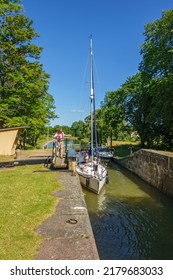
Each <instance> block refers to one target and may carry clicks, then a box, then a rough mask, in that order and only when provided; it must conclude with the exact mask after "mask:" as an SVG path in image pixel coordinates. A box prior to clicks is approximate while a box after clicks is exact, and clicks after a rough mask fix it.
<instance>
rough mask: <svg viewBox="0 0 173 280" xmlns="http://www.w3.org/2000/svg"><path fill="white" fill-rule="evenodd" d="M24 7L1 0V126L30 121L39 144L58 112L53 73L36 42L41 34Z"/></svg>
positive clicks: (17, 0) (31, 133)
mask: <svg viewBox="0 0 173 280" xmlns="http://www.w3.org/2000/svg"><path fill="white" fill-rule="evenodd" d="M22 8H23V7H22V5H21V1H20V0H1V6H0V30H1V32H0V108H1V109H0V127H11V126H19V125H26V126H27V127H28V129H27V140H28V141H29V142H30V143H31V144H33V145H35V144H36V141H37V139H38V137H39V135H40V134H41V133H42V130H43V129H44V125H45V124H46V123H48V122H49V120H50V119H53V118H55V117H56V115H55V113H54V109H55V106H54V99H53V97H52V95H51V94H49V93H48V85H49V82H48V78H49V75H48V74H47V73H45V71H44V70H43V65H42V64H40V63H39V59H40V54H41V51H42V48H41V47H38V46H36V45H34V44H33V40H34V39H36V38H37V37H38V36H39V35H38V33H36V32H35V30H34V28H33V27H32V24H33V21H32V20H30V19H29V18H27V17H26V16H25V15H24V14H23V11H22Z"/></svg>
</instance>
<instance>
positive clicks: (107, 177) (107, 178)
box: [106, 172, 109, 184]
mask: <svg viewBox="0 0 173 280" xmlns="http://www.w3.org/2000/svg"><path fill="white" fill-rule="evenodd" d="M108 183H109V176H108V172H107V174H106V184H108Z"/></svg>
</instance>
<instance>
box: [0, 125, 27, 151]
mask: <svg viewBox="0 0 173 280" xmlns="http://www.w3.org/2000/svg"><path fill="white" fill-rule="evenodd" d="M25 128H26V126H19V127H13V128H3V129H0V155H9V156H11V155H14V154H15V150H16V146H17V144H18V142H19V137H20V134H21V132H22V131H23V130H24V129H25Z"/></svg>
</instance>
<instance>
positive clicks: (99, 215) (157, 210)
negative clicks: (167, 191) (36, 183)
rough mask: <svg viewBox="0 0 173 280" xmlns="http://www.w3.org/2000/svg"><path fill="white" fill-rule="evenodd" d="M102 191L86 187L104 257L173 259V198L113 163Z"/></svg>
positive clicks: (95, 229) (100, 249)
mask: <svg viewBox="0 0 173 280" xmlns="http://www.w3.org/2000/svg"><path fill="white" fill-rule="evenodd" d="M108 172H109V184H108V185H105V187H104V189H103V190H102V192H101V193H100V194H99V195H96V194H94V193H92V192H90V191H87V190H84V195H85V200H86V204H87V208H88V212H89V215H90V220H91V224H92V228H93V232H94V236H95V240H96V244H97V248H98V252H99V255H100V259H103V260H108V259H109V260H115V259H117V260H118V259H119V260H130V259H131V260H135V259H137V260H142V259H145V260H150V259H151V260H161V259H163V260H168V259H173V199H172V198H169V197H167V196H166V195H164V194H162V193H161V192H160V191H158V190H157V189H155V188H153V187H151V186H150V185H148V184H147V183H145V182H144V181H142V180H141V179H139V178H138V177H137V176H135V175H133V174H132V173H130V172H128V171H127V170H124V169H122V168H121V167H120V166H118V165H115V164H114V163H110V164H109V167H108Z"/></svg>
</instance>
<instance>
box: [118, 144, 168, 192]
mask: <svg viewBox="0 0 173 280" xmlns="http://www.w3.org/2000/svg"><path fill="white" fill-rule="evenodd" d="M119 163H120V164H121V165H122V166H124V167H125V168H127V169H128V170H130V171H131V172H133V173H135V174H137V175H138V176H139V177H140V178H142V179H143V180H144V181H146V182H148V183H149V184H151V185H152V186H154V187H156V188H158V189H159V190H161V191H162V192H164V193H165V194H167V195H169V196H171V197H173V156H172V155H170V154H169V153H166V152H165V153H164V152H158V151H153V150H144V149H141V150H139V151H138V152H135V153H134V154H132V155H130V156H129V157H126V158H123V159H121V160H119Z"/></svg>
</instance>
